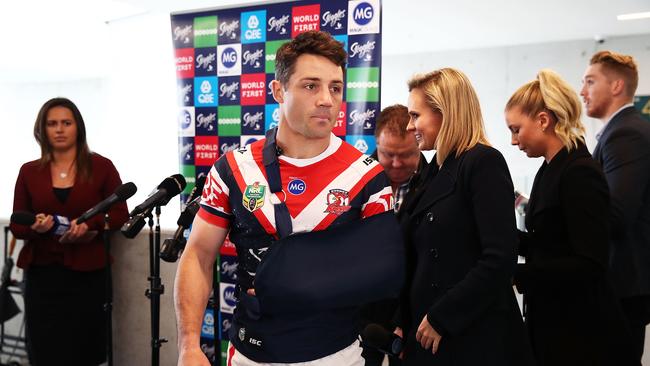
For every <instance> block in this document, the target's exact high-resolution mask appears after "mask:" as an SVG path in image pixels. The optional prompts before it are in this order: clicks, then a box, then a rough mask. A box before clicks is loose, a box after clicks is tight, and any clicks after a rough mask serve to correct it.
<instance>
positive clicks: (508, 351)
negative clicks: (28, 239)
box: [397, 68, 530, 366]
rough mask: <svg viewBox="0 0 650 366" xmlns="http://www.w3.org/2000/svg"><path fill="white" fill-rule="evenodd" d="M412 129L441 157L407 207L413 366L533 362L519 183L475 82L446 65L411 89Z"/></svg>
mask: <svg viewBox="0 0 650 366" xmlns="http://www.w3.org/2000/svg"><path fill="white" fill-rule="evenodd" d="M408 86H409V90H410V93H409V102H408V109H409V115H410V117H411V119H410V122H409V125H408V127H407V131H410V132H411V133H414V134H415V137H416V139H417V142H418V145H419V148H420V150H432V149H435V150H436V155H435V157H434V159H433V161H432V162H431V163H430V164H429V165H428V166H425V167H424V169H423V171H421V172H420V175H419V177H418V179H416V181H418V182H419V183H417V185H416V186H415V187H413V190H412V193H411V194H410V195H409V198H408V200H407V201H406V202H405V203H404V204H403V206H402V210H400V211H402V212H400V221H401V224H402V228H403V231H404V235H405V240H406V243H407V248H408V252H409V254H408V265H407V268H408V280H407V285H406V291H405V296H403V299H402V303H401V309H402V317H401V325H402V326H403V327H404V329H403V332H402V329H401V328H398V330H397V333H398V334H399V333H402V334H403V335H404V337H405V342H406V344H405V349H404V363H405V364H406V365H479V364H481V365H513V366H514V365H517V366H521V365H528V364H530V352H529V349H528V345H527V341H526V337H525V330H524V327H523V321H522V319H521V315H520V312H519V308H518V306H517V302H516V300H515V296H514V291H513V289H512V286H511V282H510V278H511V276H512V273H513V270H514V267H515V264H516V247H517V231H516V227H515V216H514V210H513V186H512V182H511V180H510V174H509V172H508V167H507V166H506V163H505V161H504V159H503V157H502V155H501V154H500V153H499V152H498V151H497V150H495V149H494V148H492V147H490V146H489V143H488V141H487V139H486V137H485V132H484V127H483V119H482V116H481V110H480V106H479V102H478V98H477V96H476V93H475V92H474V89H473V87H472V86H471V84H470V82H469V80H468V79H467V77H466V76H465V75H464V74H463V73H461V72H460V71H458V70H454V69H450V68H445V69H440V70H437V71H434V72H431V73H428V74H425V75H420V76H416V77H414V78H413V79H412V80H411V81H409V83H408Z"/></svg>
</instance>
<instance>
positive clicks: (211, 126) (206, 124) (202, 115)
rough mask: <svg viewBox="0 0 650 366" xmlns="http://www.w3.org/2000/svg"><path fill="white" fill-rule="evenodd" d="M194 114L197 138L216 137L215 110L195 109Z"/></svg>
mask: <svg viewBox="0 0 650 366" xmlns="http://www.w3.org/2000/svg"><path fill="white" fill-rule="evenodd" d="M194 114H195V115H196V117H195V134H196V135H197V136H216V135H217V108H196V109H195V111H194Z"/></svg>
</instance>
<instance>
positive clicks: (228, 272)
mask: <svg viewBox="0 0 650 366" xmlns="http://www.w3.org/2000/svg"><path fill="white" fill-rule="evenodd" d="M219 258H220V259H219V261H220V263H219V278H220V280H221V282H227V283H232V284H236V283H237V266H238V263H237V257H236V256H232V255H222V256H219Z"/></svg>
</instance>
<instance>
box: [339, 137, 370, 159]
mask: <svg viewBox="0 0 650 366" xmlns="http://www.w3.org/2000/svg"><path fill="white" fill-rule="evenodd" d="M345 142H347V143H348V144H350V145H352V146H354V147H355V148H356V149H357V150H359V151H361V152H362V153H364V154H368V155H370V154H372V153H373V152H375V149H376V148H377V145H376V144H375V137H374V136H368V135H347V136H345Z"/></svg>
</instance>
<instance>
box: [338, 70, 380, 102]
mask: <svg viewBox="0 0 650 366" xmlns="http://www.w3.org/2000/svg"><path fill="white" fill-rule="evenodd" d="M345 87H346V92H347V95H346V100H347V101H348V102H379V68H378V67H359V68H352V67H351V68H349V69H348V70H347V78H346V81H345Z"/></svg>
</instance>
